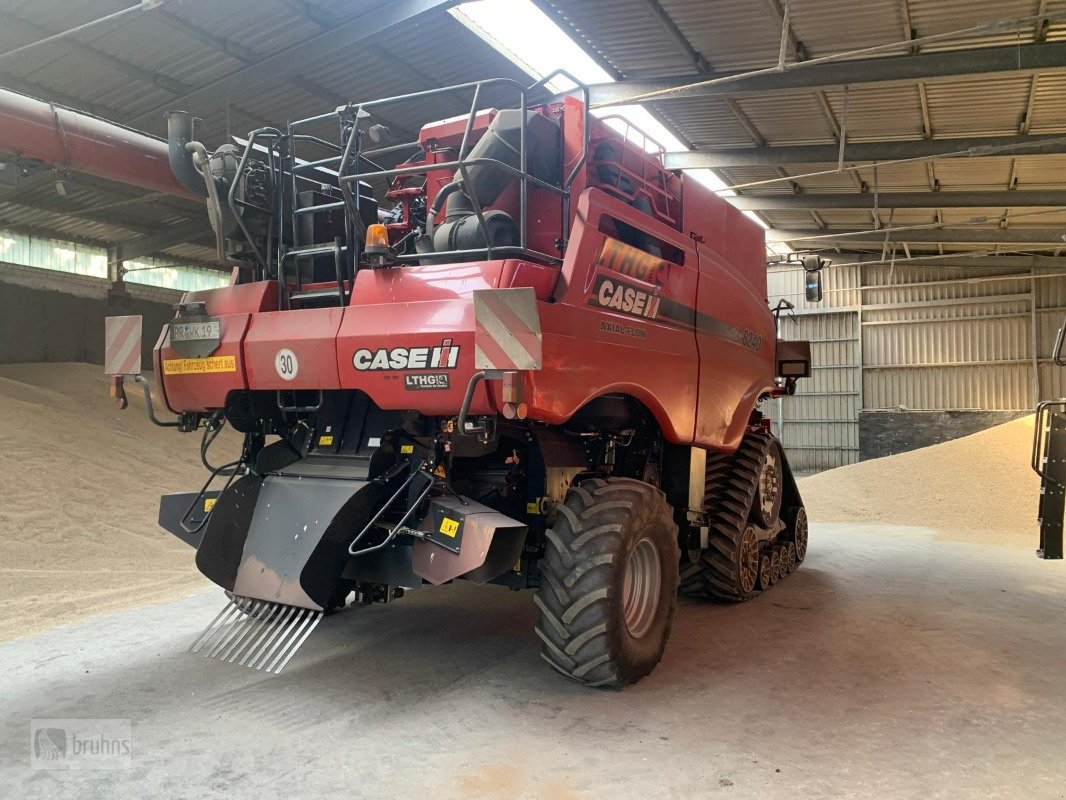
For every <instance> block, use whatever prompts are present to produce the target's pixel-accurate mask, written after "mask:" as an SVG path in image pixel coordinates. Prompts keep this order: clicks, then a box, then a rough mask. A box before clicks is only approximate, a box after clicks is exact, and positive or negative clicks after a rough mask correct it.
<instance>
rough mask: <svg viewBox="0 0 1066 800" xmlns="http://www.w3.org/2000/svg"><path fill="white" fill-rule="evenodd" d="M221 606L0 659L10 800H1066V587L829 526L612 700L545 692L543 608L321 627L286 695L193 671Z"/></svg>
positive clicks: (435, 613) (683, 630) (435, 611)
mask: <svg viewBox="0 0 1066 800" xmlns="http://www.w3.org/2000/svg"><path fill="white" fill-rule="evenodd" d="M221 603H222V597H221V593H216V592H213V591H212V592H207V593H198V594H195V595H193V596H191V597H188V598H186V599H183V600H179V601H176V602H169V603H166V604H162V605H156V606H150V607H146V608H141V609H137V610H133V611H124V612H120V613H115V614H111V615H108V616H103V617H97V618H93V619H90V620H87V621H85V622H81V623H78V624H76V625H73V626H68V627H64V628H59V629H56V630H53V631H51V632H49V633H45V634H42V635H38V636H35V637H32V638H27V639H21V640H16V641H13V642H9V643H6V644H4V645H2V646H0V675H3V677H4V680H3V681H2V683H0V709H2V726H3V727H2V729H0V754H2V759H3V760H2V767H0V797H4V798H21V797H71V798H79V799H82V798H115V797H152V798H170V797H174V798H189V797H216V796H217V797H224V798H244V797H254V798H257V799H260V798H274V797H299V798H325V797H340V796H344V797H351V798H401V797H403V798H409V797H419V796H430V797H437V798H451V797H463V798H537V799H539V800H574V798H612V799H613V798H641V800H647V799H648V798H697V797H722V798H755V797H758V798H786V797H787V798H797V797H803V798H807V797H810V798H827V797H855V798H878V799H879V800H882V799H883V798H919V797H920V798H952V799H953V800H957V799H958V798H1019V797H1025V798H1027V800H1041V799H1043V798H1061V797H1063V796H1064V792H1066V682H1064V680H1063V674H1062V664H1063V658H1064V656H1066V624H1064V623H1066V568H1064V566H1063V562H1053V563H1049V562H1040V561H1038V560H1037V559H1036V558H1035V557H1033V556H1032V555H1031V554H1029V553H1026V552H1024V551H1020V550H1017V549H1012V548H1006V547H994V546H981V545H976V544H971V543H961V542H952V541H945V540H942V539H939V538H937V537H935V536H934V535H932V532H931V531H927V530H922V529H915V528H895V527H889V526H865V527H856V526H854V525H826V524H823V525H819V526H816V527H815V529H814V531H813V534H812V544H811V549H810V553H809V556H808V560H807V563H806V564H804V566H803V567H802V568H801V569H800V570H799V571H798V572H797V573H796V574H795V575H793V576H791V577H790V578H788V580H786V581H785V582H784V583H782V584H780V585H779V586H777V587H775V588H774V590H773V591H772V592H771V593H769V594H767V595H765V596H763V597H760V598H757V599H756V600H754V601H752V602H750V603H746V604H744V605H740V606H714V605H709V604H703V603H697V602H692V601H685V602H683V603H682V605H681V607H680V609H679V612H678V616H677V619H676V622H675V625H674V634H673V637H672V640H671V642H670V646H669V647H668V649H667V652H666V657H665V659H664V661H663V663H662V664H661V665H660V667H659V669H658V670H657V671H656V672H655V673H654V674H653V675H652V676H651V677H650V678H649V679H647V680H645V681H644V682H642V683H641V684H639V685H637V686H635V687H633V688H631V689H629V690H627V691H625V692H621V693H615V692H604V691H592V690H588V689H584V688H582V687H580V686H577V685H575V684H572V683H569V682H567V681H566V680H564V679H562V678H560V677H559V676H557V675H555V674H553V673H552V672H551V671H550V670H549V669H548V667H547V665H546V664H545V663H544V662H543V661H541V659H540V658H539V656H538V655H537V640H536V638H535V637H534V635H533V633H532V631H531V625H532V623H533V619H534V606H533V603H532V599H531V598H530V597H529V595H528V594H511V593H508V592H506V591H505V590H502V589H500V590H496V589H488V588H486V589H481V590H477V589H475V588H473V587H470V586H453V587H447V588H443V589H437V590H428V591H425V592H422V593H417V594H411V595H409V596H408V597H406V598H404V599H403V600H402V601H400V602H399V603H396V604H395V605H392V606H388V607H381V606H376V607H372V608H369V609H362V610H359V611H355V612H345V613H343V614H341V615H338V616H336V617H332V618H329V619H327V620H326V621H325V622H324V623H323V625H321V626H320V627H319V628H318V630H317V631H316V632H315V634H314V636H313V637H312V638H311V640H309V641H308V643H307V644H306V645H305V646H304V648H303V649H302V650H301V651H300V652H299V653H298V654H297V656H296V657H295V658H294V659H293V661H292V662H291V663H290V664H289V666H288V667H287V669H286V671H285V672H284V673H283V674H282V675H280V676H267V675H264V674H262V673H257V672H253V671H249V670H247V669H244V668H240V667H237V666H234V665H230V664H223V663H219V662H217V661H213V660H208V659H204V658H201V657H199V656H194V655H189V654H186V653H185V652H184V651H185V648H186V647H187V646H188V644H189V643H190V642H191V641H192V640H193V639H194V638H195V637H196V635H197V634H198V632H199V631H200V629H201V628H202V627H203V626H204V625H206V624H207V622H209V621H210V620H211V618H212V617H213V616H214V613H215V611H216V610H217V609H218V608H219V607H220V605H221ZM35 717H37V718H40V717H51V718H57V717H76V718H84V717H107V718H114V717H124V718H130V719H132V721H133V741H134V756H133V760H132V763H133V766H132V769H130V770H128V771H67V772H61V771H55V770H38V771H31V770H30V769H29V768H28V761H29V746H30V737H29V721H30V719H31V718H35Z"/></svg>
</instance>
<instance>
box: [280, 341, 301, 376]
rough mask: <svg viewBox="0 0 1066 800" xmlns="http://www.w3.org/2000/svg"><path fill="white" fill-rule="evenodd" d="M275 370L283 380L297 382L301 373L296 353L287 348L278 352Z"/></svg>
mask: <svg viewBox="0 0 1066 800" xmlns="http://www.w3.org/2000/svg"><path fill="white" fill-rule="evenodd" d="M274 369H275V370H277V373H278V376H279V377H280V378H281V379H282V380H285V381H291V380H295V379H296V373H298V372H299V371H300V362H299V361H298V360H297V359H296V353H294V352H292V350H290V349H289V348H287V347H283V348H282V349H281V350H278V354H277V355H276V356H274Z"/></svg>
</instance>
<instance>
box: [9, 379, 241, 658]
mask: <svg viewBox="0 0 1066 800" xmlns="http://www.w3.org/2000/svg"><path fill="white" fill-rule="evenodd" d="M134 388H135V387H134V386H133V385H130V386H129V387H128V393H129V396H130V407H129V408H128V409H127V410H126V411H119V410H118V409H117V408H116V406H115V404H114V401H113V400H112V399H111V398H109V397H108V395H107V381H106V379H105V378H104V376H103V373H102V371H101V368H100V367H99V366H94V365H89V364H10V365H3V366H0V452H2V453H3V456H2V458H0V483H2V485H3V487H4V488H3V493H2V495H0V496H2V502H0V603H2V604H3V607H4V614H3V615H2V616H0V641H2V640H5V639H10V638H13V637H16V636H23V635H28V634H31V633H35V632H37V631H41V630H44V629H47V628H50V627H52V626H54V625H56V624H60V623H63V622H68V621H71V620H73V619H77V618H79V617H83V616H86V615H88V614H95V613H100V612H104V611H112V610H115V609H119V608H125V607H130V606H134V605H139V604H141V603H144V602H150V601H153V600H160V599H165V598H169V597H174V596H178V595H181V594H185V593H187V592H188V591H190V590H192V589H195V588H198V587H204V586H208V585H210V584H209V583H208V582H207V580H206V579H205V578H203V577H201V576H200V574H199V573H198V572H197V570H196V567H195V565H194V564H193V556H194V551H193V550H192V548H190V547H188V546H187V545H185V544H183V543H182V542H180V541H178V540H177V539H176V538H174V537H173V536H171V535H170V534H169V533H166V532H164V531H163V530H161V529H160V528H159V527H158V525H157V524H156V513H157V511H158V502H159V495H160V494H163V493H165V492H177V491H195V490H197V489H199V488H200V485H201V484H202V483H203V480H204V477H205V475H206V473H205V472H204V470H203V468H202V467H201V466H200V463H199V455H198V448H199V441H200V437H199V434H179V433H177V432H176V431H174V430H172V429H163V428H157V427H155V426H153V425H152V424H151V423H149V422H148V420H147V419H146V417H145V413H144V404H143V399H142V398H141V395H140V388H139V387H136V389H137V391H136V393H135V392H134V391H133V390H134ZM157 412H159V413H161V410H160V409H157ZM237 442H238V440H237V438H236V437H235V436H230V437H225V438H223V437H220V439H219V441H217V442H216V443H215V445H214V448H212V456H213V457H214V459H215V460H216V461H217V460H218V459H219V458H220V457H223V456H229V455H231V454H235V451H236V447H237V446H238V445H237ZM215 448H217V451H216V450H215ZM226 460H230V459H226Z"/></svg>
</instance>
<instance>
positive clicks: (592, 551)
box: [535, 478, 680, 688]
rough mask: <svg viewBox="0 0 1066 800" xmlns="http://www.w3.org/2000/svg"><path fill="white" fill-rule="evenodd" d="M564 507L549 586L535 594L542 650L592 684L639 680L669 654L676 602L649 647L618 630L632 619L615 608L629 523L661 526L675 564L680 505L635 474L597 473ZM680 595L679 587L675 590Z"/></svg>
mask: <svg viewBox="0 0 1066 800" xmlns="http://www.w3.org/2000/svg"><path fill="white" fill-rule="evenodd" d="M558 512H559V513H558V516H557V517H556V520H555V523H554V525H552V527H551V528H549V529H548V531H547V537H548V540H549V544H548V549H547V553H546V554H545V557H544V559H543V560H542V561H541V565H540V569H541V578H542V580H543V586H542V588H541V589H540V590H539V591H538V592H537V594H536V596H535V600H536V603H537V605H538V606H539V607H540V611H541V616H540V619H539V620H538V622H537V625H536V633H537V635H538V636H539V637H540V638H541V640H542V641H543V643H544V647H543V648H542V649H541V655H542V656H543V657H544V660H545V661H547V662H548V663H549V664H551V665H552V667H554V668H555V669H556V670H558V671H559V672H561V673H562V674H563V675H566V676H567V677H569V678H572V679H574V680H577V681H580V682H581V683H584V684H586V685H589V686H606V687H612V688H622V687H624V686H626V685H629V684H631V683H635V682H636V681H638V680H640V679H641V678H642V677H644V676H645V675H647V674H648V673H649V672H651V670H652V668H653V667H654V666H655V664H656V663H657V662H658V660H659V658H660V657H661V654H662V648H663V647H664V646H665V643H666V640H667V638H668V637H669V635H670V626H671V624H672V622H673V611H674V605H675V603H673V602H669V605H668V606H667V607H666V608H664V609H663V610H662V612H661V613H662V615H663V616H664V617H665V619H662V620H661V621H660V624H659V625H658V626H656V627H658V628H659V629H658V630H655V628H654V627H653V629H652V630H651V631H649V632H648V634H647V639H648V640H647V641H646V642H645V643H644V644H645V647H642V648H641V650H645V649H646V648H647V649H649V650H648V651H647V652H643V653H635V652H633V651H631V650H630V649H629V648H628V647H626V646H625V645H621V644H620V637H622V636H624V634H622V633H621V632H620V631H619V630H616V628H617V626H619V625H624V623H623V622H622V619H621V617H620V616H617V615H616V614H615V613H614V612H613V611H612V608H613V606H614V605H615V604H616V603H617V602H618V601H617V598H616V597H615V594H616V593H617V592H620V591H621V587H620V586H618V585H616V576H618V575H620V571H619V569H618V564H617V563H616V562H617V559H619V558H621V557H622V555H621V554H622V552H623V551H624V548H625V543H626V533H625V531H624V528H626V527H628V529H629V530H630V531H636V532H642V533H643V532H646V531H649V532H650V531H651V530H652V529H655V530H657V531H661V532H662V539H663V541H664V542H665V543H666V546H667V547H671V546H672V549H673V552H672V553H670V554H669V559H670V563H677V559H678V558H680V552H679V551H678V549H677V526H676V525H675V523H674V521H673V511H672V510H671V508H670V506H669V504H668V503H667V500H666V496H665V495H664V494H663V493H662V492H661V491H659V490H658V489H656V488H655V487H654V486H651V485H650V484H647V483H644V482H642V481H638V480H634V479H632V478H610V479H607V480H604V479H601V478H593V479H590V480H585V481H582V482H581V483H580V484H579V485H577V486H574V487H572V488H571V489H570V493H569V494H568V495H567V498H566V502H565V503H563V504H562V505H560V506H559V509H558ZM668 574H669V571H668ZM675 596H676V590H670V591H669V592H668V594H667V597H669V598H673V597H675ZM664 605H666V604H665V603H664ZM656 648H658V651H657V652H654V651H655V649H656ZM627 651H628V652H627ZM652 653H653V654H652ZM649 655H650V656H651V657H650V658H649ZM634 656H636V658H634ZM649 662H650V663H649Z"/></svg>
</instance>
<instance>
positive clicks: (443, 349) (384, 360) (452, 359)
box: [352, 339, 459, 372]
mask: <svg viewBox="0 0 1066 800" xmlns="http://www.w3.org/2000/svg"><path fill="white" fill-rule="evenodd" d="M458 363H459V345H457V344H455V345H453V344H452V340H451V339H445V340H444V341H443V342H441V343H440V346H438V347H393V348H390V349H387V350H386V349H381V350H367V349H365V348H364V349H362V350H356V351H355V355H354V356H352V366H353V367H355V368H356V369H357V370H359V371H360V372H370V371H375V372H376V371H383V370H400V369H455V366H456V364H458Z"/></svg>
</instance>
